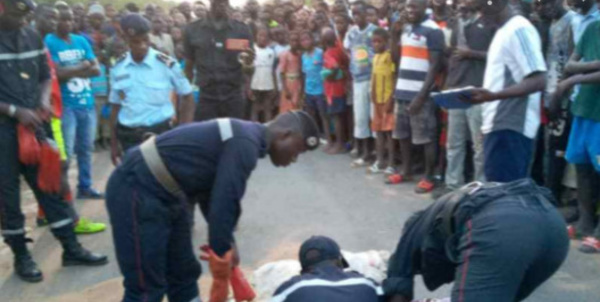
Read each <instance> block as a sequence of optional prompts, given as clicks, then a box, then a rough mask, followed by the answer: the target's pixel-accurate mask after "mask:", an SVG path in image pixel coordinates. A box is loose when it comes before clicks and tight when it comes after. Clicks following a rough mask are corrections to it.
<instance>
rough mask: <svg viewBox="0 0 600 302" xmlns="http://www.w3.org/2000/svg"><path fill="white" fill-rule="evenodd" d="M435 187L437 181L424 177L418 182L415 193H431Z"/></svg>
mask: <svg viewBox="0 0 600 302" xmlns="http://www.w3.org/2000/svg"><path fill="white" fill-rule="evenodd" d="M434 188H435V183H433V181H431V180H429V179H426V178H423V179H421V181H420V182H419V183H418V184H417V187H416V188H415V193H417V194H425V193H429V192H431V191H433V189H434Z"/></svg>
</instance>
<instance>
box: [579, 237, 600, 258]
mask: <svg viewBox="0 0 600 302" xmlns="http://www.w3.org/2000/svg"><path fill="white" fill-rule="evenodd" d="M579 251H580V252H582V253H586V254H598V253H600V240H598V239H597V238H596V237H585V238H584V239H583V241H582V242H581V246H580V247H579Z"/></svg>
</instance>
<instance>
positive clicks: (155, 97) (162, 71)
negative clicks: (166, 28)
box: [109, 14, 195, 165]
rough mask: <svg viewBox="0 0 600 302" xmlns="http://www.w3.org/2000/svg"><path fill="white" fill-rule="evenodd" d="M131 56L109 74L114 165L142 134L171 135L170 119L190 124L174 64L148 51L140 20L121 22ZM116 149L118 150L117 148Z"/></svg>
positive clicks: (146, 25) (185, 91)
mask: <svg viewBox="0 0 600 302" xmlns="http://www.w3.org/2000/svg"><path fill="white" fill-rule="evenodd" d="M121 28H122V30H123V32H124V37H125V39H126V41H127V43H128V45H129V49H130V51H129V52H127V53H126V54H125V55H124V56H122V57H121V58H120V59H119V60H118V61H117V63H116V64H115V66H114V67H113V68H112V70H111V76H110V87H111V91H110V95H109V102H110V104H111V107H112V110H111V122H110V125H111V156H112V160H113V163H114V164H115V165H116V164H117V163H118V162H119V161H120V158H121V155H122V151H127V150H128V149H130V148H132V147H134V146H137V145H138V144H140V143H142V142H143V141H144V138H145V136H146V134H148V133H153V134H160V133H162V132H165V131H167V130H169V129H171V123H172V121H173V118H174V117H176V116H177V117H178V120H179V123H180V124H184V123H188V122H191V121H192V120H193V118H194V107H195V104H194V96H193V90H192V87H191V86H190V83H189V81H188V80H187V78H186V77H185V75H184V74H183V72H182V70H181V67H180V66H179V63H177V61H176V60H175V59H174V58H171V57H169V56H167V55H165V54H163V53H161V52H158V51H157V50H155V49H154V48H152V47H150V30H151V24H150V22H149V21H148V20H146V19H145V18H144V17H142V16H141V15H140V14H130V15H127V16H126V17H124V18H123V19H122V20H121ZM173 90H175V92H176V93H177V95H179V96H180V97H181V100H182V102H181V105H180V106H178V107H179V113H180V114H177V111H178V110H177V108H175V106H173V103H172V101H171V92H172V91H173ZM119 144H120V146H119Z"/></svg>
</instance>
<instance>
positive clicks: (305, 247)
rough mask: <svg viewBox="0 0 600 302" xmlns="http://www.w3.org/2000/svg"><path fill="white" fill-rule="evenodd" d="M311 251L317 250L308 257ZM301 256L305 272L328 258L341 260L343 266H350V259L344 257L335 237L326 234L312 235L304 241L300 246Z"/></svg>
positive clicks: (301, 263)
mask: <svg viewBox="0 0 600 302" xmlns="http://www.w3.org/2000/svg"><path fill="white" fill-rule="evenodd" d="M311 251H316V253H314V254H312V255H310V257H308V253H309V252H311ZM299 258H300V265H301V266H302V271H303V272H304V271H306V270H307V269H309V268H310V267H312V266H315V265H317V264H319V263H321V262H324V261H327V260H341V261H342V266H343V267H344V268H347V267H348V261H346V259H344V256H343V255H342V252H341V250H340V246H339V245H338V244H337V242H335V241H334V240H333V239H331V238H329V237H325V236H312V237H310V238H309V239H308V240H306V241H304V243H302V246H301V247H300V253H299Z"/></svg>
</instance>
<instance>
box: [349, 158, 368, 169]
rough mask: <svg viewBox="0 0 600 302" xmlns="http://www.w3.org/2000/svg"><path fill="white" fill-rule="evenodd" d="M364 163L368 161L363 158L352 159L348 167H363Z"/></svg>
mask: <svg viewBox="0 0 600 302" xmlns="http://www.w3.org/2000/svg"><path fill="white" fill-rule="evenodd" d="M366 165H368V163H367V162H366V161H365V160H364V159H362V158H359V159H357V160H355V161H353V162H352V163H351V164H350V167H352V168H361V167H364V166H366Z"/></svg>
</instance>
